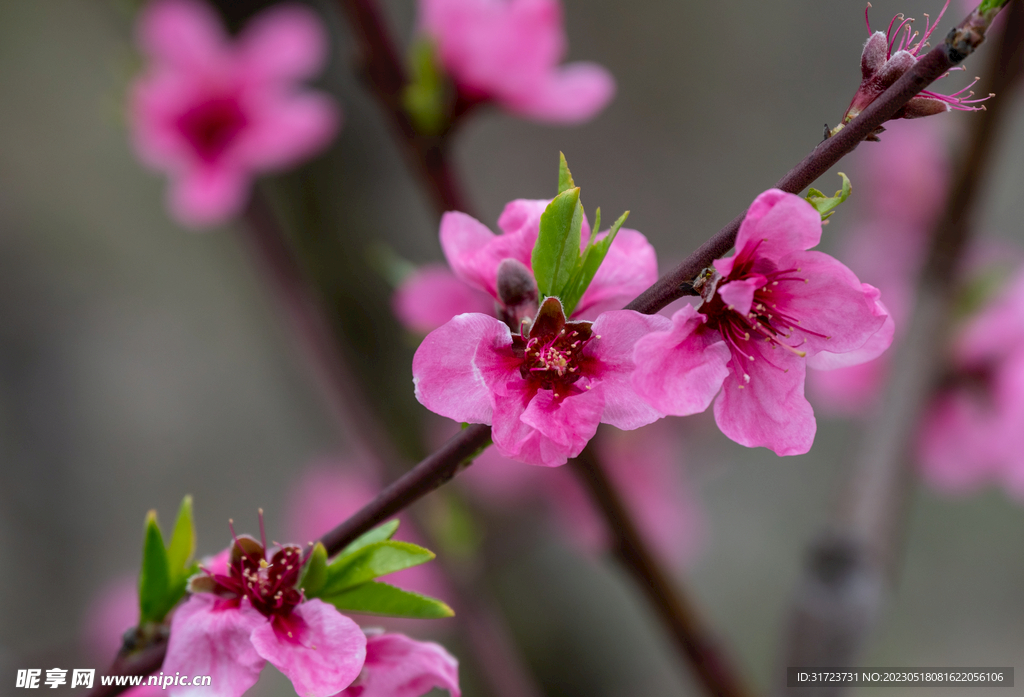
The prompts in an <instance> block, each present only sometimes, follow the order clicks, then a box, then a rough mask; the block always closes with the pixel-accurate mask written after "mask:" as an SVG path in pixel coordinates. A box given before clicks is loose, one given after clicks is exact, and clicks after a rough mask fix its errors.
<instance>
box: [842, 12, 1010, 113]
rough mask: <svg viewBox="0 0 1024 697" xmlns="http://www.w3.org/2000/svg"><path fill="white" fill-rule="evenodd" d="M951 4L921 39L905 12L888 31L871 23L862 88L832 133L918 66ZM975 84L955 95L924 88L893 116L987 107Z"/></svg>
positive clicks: (927, 26) (929, 24) (863, 57)
mask: <svg viewBox="0 0 1024 697" xmlns="http://www.w3.org/2000/svg"><path fill="white" fill-rule="evenodd" d="M948 6H949V0H946V4H945V5H943V6H942V11H941V12H939V16H938V17H936V18H935V22H929V21H926V22H925V28H924V34H923V35H920V39H919V40H918V36H919V34H918V33H917V32H915V31H914V28H913V21H914V20H913V19H908V18H906V17H904V16H903V15H896V16H895V17H893V18H892V21H891V22H889V27H888V29H887V30H886V32H885V33H882V32H880V31H876V32H874V33H871V24H870V22H868V33H869V34H871V35H870V36H869V37H868V40H867V43H865V44H864V51H863V52H862V53H861V58H860V68H861V75H862V80H861V83H860V87H858V88H857V92H856V94H854V96H853V100H852V101H851V102H850V106H849V108H848V109H847V110H846V114H845V115H844V116H843V122H842V124H840V125H839V126H837V127H836V128H835V129H834V130H833V131H832V133H836V132H837V131H838V130H839V129H841V128H842V127H843V124H847V123H849V122H850V121H852V120H853V119H854V118H855V117H856V116H857V115H858V114H860V112H862V111H864V109H865V108H866V107H867V106H868V105H869V104H871V102H873V101H875V99H877V98H878V97H879V95H881V94H882V93H883V92H885V90H886V89H888V88H889V87H891V86H892V85H893V84H895V82H896V81H897V80H898V79H899V78H900V77H902V76H903V74H904V73H905V72H907V71H908V70H910V69H911V68H912V67H914V64H915V63H917V61H918V60H919V58H918V54H919V53H920V52H921V49H922V48H924V47H925V46H926V45H927V43H928V39H929V37H931V35H932V33H933V32H934V31H935V28H936V27H937V26H938V24H939V21H940V20H941V19H942V15H943V14H944V13H945V12H946V8H947V7H948ZM868 7H869V8H870V7H871V4H870V3H868ZM926 17H927V15H926ZM864 19H865V21H867V10H865V12H864ZM915 40H916V43H915ZM975 82H977V80H975ZM973 85H974V82H972V83H971V84H970V85H968V86H967V87H964V88H963V89H962V90H958V91H957V92H954V93H953V94H939V93H937V92H930V91H928V90H922V91H921V93H920V94H919V95H918V96H916V97H914V98H913V99H911V100H910V101H909V102H907V104H906V106H904V107H902V108H901V109H900V110H899V111H897V112H896V113H895V114H894V115H893V116H892V117H891V118H893V119H916V118H920V117H922V116H932V115H934V114H941V113H943V112H946V111H949V110H950V109H957V110H959V111H977V110H978V109H983V108H984V107H979V106H976V104H977V103H979V102H983V101H985V99H987V97H986V98H984V99H970V97H971V96H973V95H974V93H973V92H969V90H970V88H971V87H972V86H973ZM964 92H968V94H966V95H965V94H964ZM989 96H991V95H989Z"/></svg>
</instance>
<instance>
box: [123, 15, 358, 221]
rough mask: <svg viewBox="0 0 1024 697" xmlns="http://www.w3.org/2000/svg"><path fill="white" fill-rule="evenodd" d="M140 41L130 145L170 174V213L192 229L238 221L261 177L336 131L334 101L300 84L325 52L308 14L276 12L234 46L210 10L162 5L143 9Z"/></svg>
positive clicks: (130, 116) (322, 38)
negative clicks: (141, 67)
mask: <svg viewBox="0 0 1024 697" xmlns="http://www.w3.org/2000/svg"><path fill="white" fill-rule="evenodd" d="M138 43H139V47H140V49H141V50H142V52H143V53H144V54H145V56H146V58H147V60H148V65H147V68H146V71H145V73H144V74H143V75H142V76H141V77H140V78H138V80H136V82H135V84H134V85H133V86H132V92H131V100H130V104H129V110H128V119H129V122H130V125H131V130H132V140H133V143H134V145H135V149H136V152H137V153H138V154H139V157H140V158H142V160H143V161H144V162H145V163H146V164H147V165H149V166H151V167H153V168H154V169H158V170H162V171H166V172H167V173H168V175H169V176H170V178H171V188H170V192H169V205H170V209H171V212H172V214H173V215H174V217H175V218H176V219H178V220H179V221H180V222H182V223H184V224H186V225H190V226H204V225H212V224H215V223H219V222H223V221H225V220H227V219H228V218H230V217H231V216H233V215H235V214H237V213H238V212H240V211H241V209H242V208H243V206H244V205H245V202H246V198H247V195H248V189H249V184H250V181H251V179H252V177H253V176H254V175H255V174H257V173H260V172H268V171H276V170H281V169H284V168H287V167H290V166H292V165H294V164H296V163H298V162H300V161H301V160H303V159H305V158H307V157H309V156H310V155H312V154H314V153H315V152H317V151H318V150H321V149H322V148H323V147H324V146H326V145H327V143H328V142H329V141H330V140H331V138H332V137H333V136H334V134H335V132H336V131H337V129H338V124H339V122H340V112H339V111H338V109H337V107H336V106H335V104H334V102H333V101H332V100H331V99H330V98H329V97H327V96H326V95H323V94H321V93H317V92H312V91H309V90H305V89H302V88H301V87H300V86H299V84H298V81H299V80H301V79H304V78H307V77H310V76H312V75H314V74H315V73H316V72H318V71H319V69H320V67H321V66H322V65H323V63H324V60H325V58H326V50H327V38H326V33H325V31H324V29H323V26H322V24H321V23H320V21H319V19H318V18H317V17H316V15H314V14H313V13H312V12H311V11H310V10H309V9H307V8H304V7H302V6H300V5H287V4H286V5H276V6H274V7H273V8H271V9H269V10H267V11H265V12H263V13H262V14H260V15H259V16H257V17H256V18H255V19H253V20H252V21H251V22H250V23H249V24H248V25H247V26H246V27H245V30H244V31H243V32H242V34H241V35H240V36H239V38H238V39H237V41H233V40H231V39H230V38H229V37H228V36H227V35H226V34H225V33H224V30H223V28H222V27H221V25H220V22H219V21H218V18H217V16H216V14H215V12H214V10H213V9H212V8H211V7H209V6H208V5H206V4H204V3H202V2H199V1H198V0H156V1H155V2H151V3H149V4H147V6H146V7H145V9H144V10H143V11H142V14H141V17H140V19H139V24H138Z"/></svg>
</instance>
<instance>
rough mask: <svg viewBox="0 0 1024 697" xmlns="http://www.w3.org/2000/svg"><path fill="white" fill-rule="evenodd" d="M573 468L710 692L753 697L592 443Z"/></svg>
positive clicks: (626, 563)
mask: <svg viewBox="0 0 1024 697" xmlns="http://www.w3.org/2000/svg"><path fill="white" fill-rule="evenodd" d="M572 467H573V469H574V471H575V473H576V474H577V476H578V477H579V478H580V480H581V481H582V482H583V484H584V485H585V486H586V488H587V490H588V491H589V492H590V495H591V498H592V499H593V500H594V502H595V503H596V504H597V506H598V508H599V509H600V511H601V513H602V515H603V516H604V518H605V520H606V521H607V523H608V529H609V532H610V533H611V534H612V536H613V537H614V540H615V547H614V550H615V555H616V556H617V557H618V558H619V561H620V562H621V563H622V565H623V566H624V567H626V570H627V571H628V572H629V573H630V574H631V575H632V576H633V580H634V581H636V584H637V585H638V586H639V587H640V589H641V590H642V591H643V592H644V594H645V595H646V596H647V600H648V601H650V603H651V605H653V606H654V608H655V610H656V611H657V615H658V617H659V619H660V620H661V621H662V623H663V624H664V625H665V628H666V629H667V630H668V632H669V634H670V635H671V636H672V640H673V641H674V642H675V644H676V646H677V647H678V648H679V650H680V652H681V653H682V654H683V656H684V657H685V658H686V660H687V662H688V663H689V665H690V666H691V667H692V668H693V671H694V672H695V673H696V674H697V678H698V679H699V680H700V682H701V683H702V684H703V685H704V688H705V689H706V690H707V692H708V694H711V695H715V697H746V696H748V695H753V694H754V693H753V692H751V691H750V690H749V689H747V688H746V687H745V686H744V685H743V684H742V683H741V682H740V680H739V676H738V674H737V673H736V671H735V670H734V669H733V667H732V666H731V665H730V664H729V662H728V661H727V660H726V657H725V654H724V652H723V651H722V650H721V648H720V647H719V646H718V645H717V642H716V641H715V639H714V637H713V636H712V635H711V632H710V631H708V629H707V627H706V626H705V625H704V623H703V622H702V621H701V619H700V617H699V616H698V614H697V610H696V607H695V605H694V604H693V603H692V602H691V601H690V599H689V598H688V597H687V596H686V594H685V593H684V591H683V589H682V588H680V587H679V585H678V584H676V583H673V582H672V579H671V578H670V577H669V575H668V574H667V573H666V572H665V570H664V569H663V568H662V566H661V564H660V562H659V561H658V559H657V558H656V557H655V555H654V554H653V553H652V552H651V550H650V549H649V548H648V546H647V544H646V543H645V542H644V539H643V536H642V535H641V534H640V531H639V530H638V529H637V526H636V523H635V522H633V518H632V516H631V514H630V513H629V510H628V509H627V508H626V506H625V504H624V503H623V501H622V498H621V497H620V496H619V493H618V491H616V490H615V486H614V485H613V484H612V483H611V481H610V480H609V479H608V475H607V474H606V473H605V471H604V468H603V467H602V465H601V462H600V460H599V459H598V457H597V454H596V453H595V452H594V449H593V447H592V446H591V445H588V446H587V447H586V448H584V450H583V452H582V453H581V454H580V456H579V457H578V458H576V459H575V460H574V461H573V463H572Z"/></svg>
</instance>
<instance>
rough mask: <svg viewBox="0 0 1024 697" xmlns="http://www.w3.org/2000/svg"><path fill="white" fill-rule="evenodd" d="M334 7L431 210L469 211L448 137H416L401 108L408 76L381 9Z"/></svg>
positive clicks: (357, 0)
mask: <svg viewBox="0 0 1024 697" xmlns="http://www.w3.org/2000/svg"><path fill="white" fill-rule="evenodd" d="M339 4H340V5H341V8H342V10H343V11H344V12H345V14H346V15H347V16H348V18H349V22H350V24H351V25H352V28H353V31H354V33H355V37H356V40H357V42H358V43H359V50H360V53H361V54H362V61H363V68H364V71H365V75H366V79H367V81H368V82H369V84H370V88H371V89H372V90H373V93H374V95H375V96H376V97H377V101H379V102H380V105H381V108H383V109H384V111H386V112H387V114H388V116H389V118H390V120H391V125H392V127H393V128H394V129H395V130H396V131H397V132H398V135H399V138H398V141H399V143H400V144H401V145H402V146H403V148H404V149H405V156H406V159H407V160H408V162H409V164H410V166H411V167H412V168H413V169H414V170H415V171H416V172H418V173H419V175H420V176H421V177H422V178H423V181H424V182H425V184H426V189H427V192H428V194H429V195H430V199H431V204H432V205H433V207H434V210H435V211H436V212H437V214H438V215H441V214H442V213H445V212H446V211H462V212H464V213H469V212H470V210H469V208H468V204H467V202H466V198H465V196H463V194H462V188H461V186H460V185H459V182H458V181H457V179H456V177H455V173H454V172H453V170H452V167H451V164H450V162H449V157H448V138H447V135H448V133H447V132H446V133H444V134H440V135H436V136H430V135H424V134H422V133H419V132H418V131H417V130H416V126H415V125H414V124H413V122H412V119H411V118H410V117H409V114H408V112H406V110H405V106H404V105H403V103H402V97H403V93H404V91H405V86H406V84H407V83H408V77H407V75H406V71H405V66H404V65H403V63H402V60H401V58H400V55H401V54H400V53H399V51H398V49H397V48H396V46H395V43H394V42H393V41H392V40H391V34H390V32H388V29H387V26H386V24H385V22H384V19H383V16H382V11H381V8H380V6H379V5H378V4H377V3H376V2H375V0H339ZM457 107H458V109H459V112H458V114H461V113H462V112H464V111H466V110H467V107H466V106H465V105H464V102H462V101H460V102H459V104H457ZM458 114H457V115H458Z"/></svg>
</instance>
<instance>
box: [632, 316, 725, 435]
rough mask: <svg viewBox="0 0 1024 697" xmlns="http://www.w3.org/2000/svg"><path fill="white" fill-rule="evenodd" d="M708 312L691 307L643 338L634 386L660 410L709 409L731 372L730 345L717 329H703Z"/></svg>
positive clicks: (638, 348) (638, 346) (637, 351)
mask: <svg viewBox="0 0 1024 697" xmlns="http://www.w3.org/2000/svg"><path fill="white" fill-rule="evenodd" d="M704 322H705V319H704V315H701V314H698V313H697V311H696V310H695V309H694V308H693V306H692V305H687V306H685V307H683V308H682V309H681V310H679V311H678V312H676V313H675V314H674V315H673V316H672V327H671V328H670V329H668V330H666V331H657V332H653V333H651V334H648V335H647V336H645V337H643V338H642V339H640V340H639V341H637V343H636V348H635V349H634V352H633V358H634V360H635V361H636V372H635V373H634V374H633V387H634V388H635V389H636V391H637V393H638V394H640V395H641V396H642V397H643V398H644V399H646V400H647V401H648V402H649V403H650V404H651V405H652V406H653V407H654V408H655V409H657V410H659V411H661V412H664V413H666V414H672V415H674V416H688V415H690V414H697V413H699V412H702V411H704V410H705V409H707V408H708V405H710V404H711V400H712V399H714V397H715V395H716V394H718V390H719V389H721V387H722V382H723V381H724V380H725V378H726V376H727V375H728V374H729V369H728V368H727V367H726V365H727V364H728V362H729V360H730V353H729V349H728V348H727V347H726V345H725V342H723V341H722V339H721V336H719V335H718V333H717V332H713V331H709V330H706V329H704Z"/></svg>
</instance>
